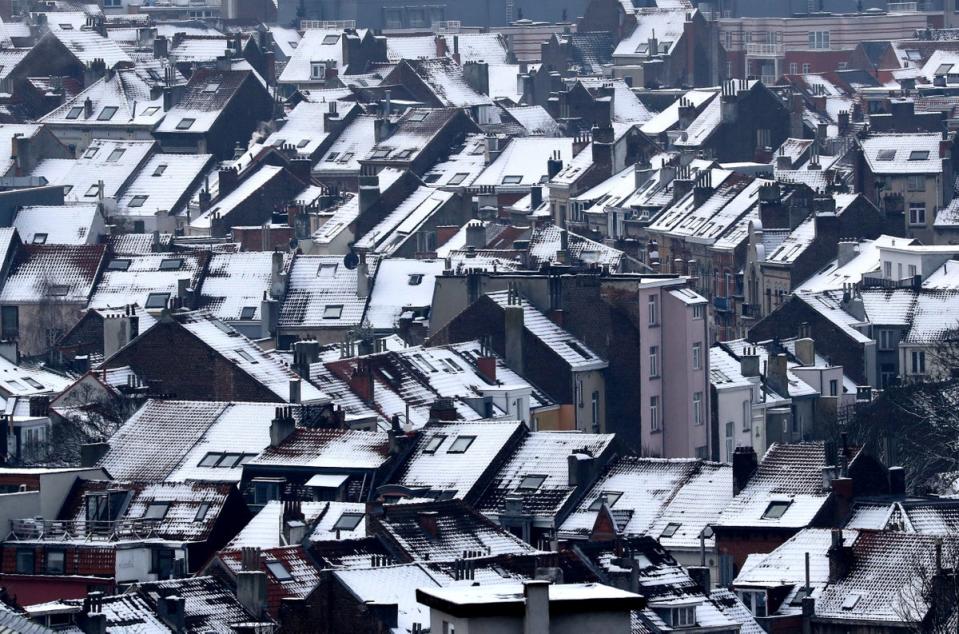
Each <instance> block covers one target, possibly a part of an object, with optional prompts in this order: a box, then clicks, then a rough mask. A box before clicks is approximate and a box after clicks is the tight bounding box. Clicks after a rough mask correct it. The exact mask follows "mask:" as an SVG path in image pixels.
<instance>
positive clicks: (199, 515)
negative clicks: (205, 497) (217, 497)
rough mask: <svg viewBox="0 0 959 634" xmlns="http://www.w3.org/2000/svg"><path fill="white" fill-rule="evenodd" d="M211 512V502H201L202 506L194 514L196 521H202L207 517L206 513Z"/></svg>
mask: <svg viewBox="0 0 959 634" xmlns="http://www.w3.org/2000/svg"><path fill="white" fill-rule="evenodd" d="M209 512H210V503H209V502H201V503H200V507H199V508H198V509H197V510H196V515H194V516H193V521H194V522H202V521H203V520H205V519H206V514H207V513H209Z"/></svg>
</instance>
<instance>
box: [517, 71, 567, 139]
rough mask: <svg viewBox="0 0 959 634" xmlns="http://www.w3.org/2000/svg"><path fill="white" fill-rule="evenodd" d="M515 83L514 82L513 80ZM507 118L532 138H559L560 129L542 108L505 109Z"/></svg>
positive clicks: (519, 107) (520, 107) (518, 107)
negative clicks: (511, 119) (522, 128)
mask: <svg viewBox="0 0 959 634" xmlns="http://www.w3.org/2000/svg"><path fill="white" fill-rule="evenodd" d="M514 81H515V80H514ZM506 112H507V113H508V114H509V116H511V117H513V118H514V119H516V121H517V122H518V123H519V124H520V125H521V126H523V127H524V128H525V129H526V131H527V133H528V134H531V135H534V136H561V132H562V129H561V128H560V126H559V124H558V123H556V120H555V119H553V117H551V116H550V114H549V112H547V111H546V108H544V107H543V106H512V107H506Z"/></svg>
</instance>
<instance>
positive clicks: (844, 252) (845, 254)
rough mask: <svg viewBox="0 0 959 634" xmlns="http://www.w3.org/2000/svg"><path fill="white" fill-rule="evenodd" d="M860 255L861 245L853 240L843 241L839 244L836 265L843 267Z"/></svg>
mask: <svg viewBox="0 0 959 634" xmlns="http://www.w3.org/2000/svg"><path fill="white" fill-rule="evenodd" d="M857 255H859V243H858V242H855V241H852V240H842V241H840V242H839V250H838V253H837V255H836V265H837V266H838V267H843V266H846V265H847V264H849V263H850V262H852V260H853V258H855V257H856V256H857Z"/></svg>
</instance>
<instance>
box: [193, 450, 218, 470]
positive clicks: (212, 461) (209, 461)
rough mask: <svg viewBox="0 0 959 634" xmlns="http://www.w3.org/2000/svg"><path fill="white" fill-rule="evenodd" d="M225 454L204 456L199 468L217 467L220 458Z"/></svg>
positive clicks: (211, 453)
mask: <svg viewBox="0 0 959 634" xmlns="http://www.w3.org/2000/svg"><path fill="white" fill-rule="evenodd" d="M222 456H223V454H219V453H214V452H210V453H208V454H207V455H205V456H203V459H202V460H200V464H198V465H197V466H199V467H215V466H216V463H217V462H219V461H220V458H221V457H222Z"/></svg>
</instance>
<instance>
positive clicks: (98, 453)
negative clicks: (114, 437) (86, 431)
mask: <svg viewBox="0 0 959 634" xmlns="http://www.w3.org/2000/svg"><path fill="white" fill-rule="evenodd" d="M108 451H110V443H108V442H106V441H102V442H91V443H87V444H84V445H80V466H81V467H83V468H85V469H88V468H91V467H95V466H97V463H99V462H100V459H101V458H103V456H105V455H107V452H108Z"/></svg>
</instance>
